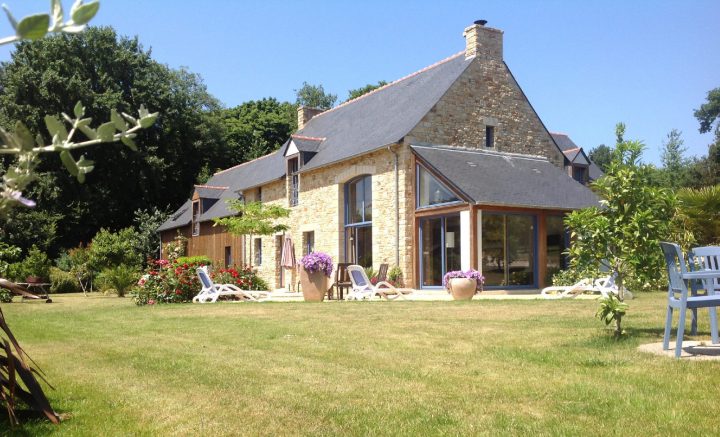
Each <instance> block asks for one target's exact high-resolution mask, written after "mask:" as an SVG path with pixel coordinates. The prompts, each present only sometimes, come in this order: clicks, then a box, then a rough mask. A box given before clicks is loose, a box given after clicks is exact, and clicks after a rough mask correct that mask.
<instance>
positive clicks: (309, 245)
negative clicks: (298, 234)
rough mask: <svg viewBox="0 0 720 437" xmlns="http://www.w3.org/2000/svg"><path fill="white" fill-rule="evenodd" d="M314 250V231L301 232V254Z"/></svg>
mask: <svg viewBox="0 0 720 437" xmlns="http://www.w3.org/2000/svg"><path fill="white" fill-rule="evenodd" d="M314 251H315V231H310V232H303V255H307V254H308V253H311V252H314Z"/></svg>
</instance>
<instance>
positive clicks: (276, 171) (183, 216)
mask: <svg viewBox="0 0 720 437" xmlns="http://www.w3.org/2000/svg"><path fill="white" fill-rule="evenodd" d="M284 149H285V148H284V147H281V148H280V150H278V151H276V152H273V153H271V154H269V155H265V156H263V157H261V158H258V159H255V160H253V161H248V162H246V163H243V164H240V165H236V166H235V167H231V168H229V169H227V170H223V171H219V172H217V173H215V174H214V175H213V177H211V178H210V180H209V181H207V184H206V185H205V186H204V187H208V186H211V187H227V188H226V189H223V190H216V189H206V190H204V191H203V193H210V194H211V195H212V197H209V198H213V199H218V201H217V202H215V204H213V206H211V207H210V209H208V210H207V211H204V212H203V213H202V214H201V215H200V221H201V222H203V221H208V220H212V219H214V218H220V217H228V216H231V215H234V214H235V213H234V212H233V211H230V210H229V209H228V207H227V203H226V201H227V200H228V199H237V198H238V196H239V194H238V192H239V191H242V190H247V189H249V188H254V187H257V186H260V185H263V184H266V183H268V182H272V181H274V180H277V179H280V178H282V177H284V176H285V158H284V157H283V151H284ZM196 189H198V188H197V187H196ZM218 191H219V192H220V194H219V195H218V193H217V192H218ZM198 194H200V193H198ZM200 197H205V196H203V195H202V194H200ZM191 221H192V201H191V200H188V201H187V202H185V203H184V204H183V205H182V206H181V207H180V208H178V210H177V211H176V212H175V214H173V216H171V217H170V218H169V219H168V220H167V221H166V222H165V223H163V224H162V225H161V226H160V227H159V228H158V232H160V231H166V230H168V229H173V228H179V227H181V226H185V225H188V224H189V223H190V222H191Z"/></svg>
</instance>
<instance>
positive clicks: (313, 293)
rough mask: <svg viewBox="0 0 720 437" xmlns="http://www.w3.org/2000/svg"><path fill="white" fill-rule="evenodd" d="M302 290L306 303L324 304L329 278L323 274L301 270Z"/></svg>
mask: <svg viewBox="0 0 720 437" xmlns="http://www.w3.org/2000/svg"><path fill="white" fill-rule="evenodd" d="M300 288H301V289H302V294H303V298H304V299H305V301H306V302H322V301H323V299H325V293H327V290H328V288H329V287H328V277H327V276H325V274H324V273H323V272H320V271H318V272H313V273H310V272H308V271H307V270H305V269H304V268H301V269H300Z"/></svg>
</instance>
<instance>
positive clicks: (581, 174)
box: [572, 166, 587, 184]
mask: <svg viewBox="0 0 720 437" xmlns="http://www.w3.org/2000/svg"><path fill="white" fill-rule="evenodd" d="M572 172H573V179H575V180H576V181H578V182H580V183H581V184H584V183H585V182H586V181H587V178H586V177H585V174H586V172H587V167H579V166H573V168H572Z"/></svg>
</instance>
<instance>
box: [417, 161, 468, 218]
mask: <svg viewBox="0 0 720 437" xmlns="http://www.w3.org/2000/svg"><path fill="white" fill-rule="evenodd" d="M417 168H418V180H417V184H418V187H417V193H418V197H417V205H418V208H423V207H427V206H433V205H442V204H445V203H452V202H459V201H460V199H458V197H457V196H456V195H455V194H453V192H452V191H450V190H449V189H448V188H447V187H446V186H445V185H443V183H442V182H440V181H438V180H437V179H436V178H435V176H433V175H432V174H430V172H428V171H427V170H425V169H424V168H423V167H422V166H419V165H418V167H417Z"/></svg>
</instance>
